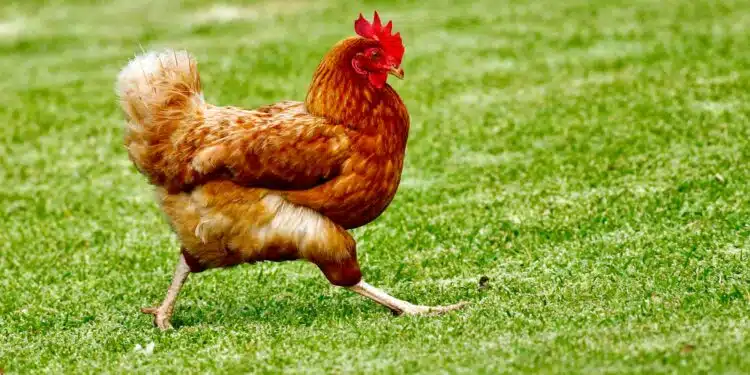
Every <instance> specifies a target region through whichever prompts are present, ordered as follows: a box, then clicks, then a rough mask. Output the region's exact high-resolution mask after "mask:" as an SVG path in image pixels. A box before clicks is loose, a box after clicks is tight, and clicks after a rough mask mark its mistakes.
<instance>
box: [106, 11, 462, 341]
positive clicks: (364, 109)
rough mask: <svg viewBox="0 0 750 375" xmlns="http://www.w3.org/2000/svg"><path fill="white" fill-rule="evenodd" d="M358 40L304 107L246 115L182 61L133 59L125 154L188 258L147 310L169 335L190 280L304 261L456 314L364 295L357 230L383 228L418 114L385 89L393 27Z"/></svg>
mask: <svg viewBox="0 0 750 375" xmlns="http://www.w3.org/2000/svg"><path fill="white" fill-rule="evenodd" d="M355 31H356V33H357V36H355V37H350V38H347V39H344V40H342V41H341V42H339V43H337V44H336V45H334V46H333V48H332V49H331V50H330V51H329V52H328V53H327V54H326V55H325V57H324V58H323V60H322V62H321V63H320V65H319V66H318V68H317V70H316V71H315V73H314V76H313V80H312V83H311V85H310V87H309V90H308V93H307V97H306V99H305V101H304V102H293V101H284V102H280V103H277V104H273V105H269V106H265V107H260V108H258V109H255V110H244V109H239V108H234V107H219V106H214V105H211V104H208V103H206V102H205V101H204V98H203V95H202V92H201V84H200V77H199V74H198V70H197V64H196V62H195V60H194V59H193V58H192V57H191V56H190V55H189V54H188V53H187V52H184V51H181V52H176V51H164V52H160V53H155V52H150V53H145V54H143V55H140V56H136V57H135V58H134V59H133V60H132V61H131V62H130V63H129V64H128V65H127V66H126V67H125V68H124V69H123V70H122V71H121V72H120V74H119V76H118V82H117V92H118V95H119V97H120V104H121V106H122V108H123V110H124V112H125V116H126V119H127V127H126V136H125V145H126V147H127V150H128V154H129V156H130V159H131V160H132V161H133V163H134V164H135V166H136V168H137V169H138V170H139V171H140V172H141V173H142V174H144V175H145V176H146V177H147V178H148V179H149V181H150V182H151V183H152V184H153V185H155V187H156V192H157V199H158V202H159V204H160V206H161V208H162V209H163V211H164V212H165V214H166V217H167V219H168V221H169V224H170V225H171V227H172V229H173V231H174V232H175V233H176V234H177V236H178V238H179V240H180V243H181V245H182V246H181V251H180V258H179V261H178V264H177V267H176V270H175V273H174V277H173V281H172V285H171V286H170V287H169V289H168V291H167V295H166V298H165V299H164V301H163V302H162V303H161V305H159V306H157V307H152V308H145V309H142V311H143V312H145V313H148V314H153V315H154V324H155V325H156V326H158V327H159V328H161V329H168V328H171V323H170V319H171V316H172V311H173V308H174V304H175V301H176V298H177V294H178V292H179V290H180V288H181V286H182V284H183V283H184V282H185V280H186V279H187V276H188V275H189V274H190V273H196V272H201V271H203V270H206V269H211V268H220V267H229V266H234V265H238V264H241V263H253V262H258V261H286V260H297V259H303V260H307V261H310V262H312V263H314V264H315V265H317V266H318V268H319V269H320V270H321V271H322V272H323V274H324V275H325V277H326V278H327V279H328V280H329V281H330V283H332V284H333V285H336V286H340V287H345V288H348V289H350V290H352V291H354V292H356V293H358V294H361V295H363V296H365V297H368V298H370V299H372V300H374V301H375V302H377V303H380V304H382V305H384V306H386V307H388V308H389V309H390V310H392V311H393V312H394V313H395V314H408V315H421V314H436V313H442V312H446V311H451V310H455V309H458V308H460V307H462V306H463V305H464V303H459V304H454V305H449V306H422V305H415V304H412V303H409V302H406V301H403V300H400V299H397V298H395V297H392V296H390V295H388V294H387V293H385V292H384V291H382V290H380V289H377V288H375V287H374V286H372V285H370V284H368V283H366V282H365V281H364V280H363V278H362V274H361V272H360V268H359V264H358V262H357V254H356V243H355V240H354V239H353V238H352V236H351V234H350V233H349V232H348V231H347V230H348V229H352V228H356V227H359V226H362V225H365V224H367V223H369V222H371V221H372V220H374V219H375V218H377V217H378V216H379V215H380V214H381V213H382V212H383V211H384V210H385V209H386V207H387V206H388V205H389V203H390V202H391V200H392V199H393V197H394V195H395V193H396V189H397V187H398V184H399V181H400V178H401V170H402V167H403V163H404V153H405V150H406V140H407V136H408V131H409V115H408V112H407V110H406V107H405V106H404V103H403V102H402V100H401V98H400V97H399V96H398V94H397V93H396V92H395V91H394V89H393V88H392V87H391V86H390V85H388V84H387V82H386V81H387V78H388V76H389V75H393V76H395V77H397V78H403V75H404V73H403V70H402V69H401V60H402V57H403V53H404V47H403V44H402V41H401V36H400V34H398V33H396V34H392V23H391V22H388V24H387V25H385V26H383V24H382V23H381V21H380V18H379V16H378V14H377V12H376V13H375V17H374V22H372V23H370V22H368V21H367V20H366V19H365V18H364V17H362V15H360V16H359V18H358V19H357V20H356V21H355Z"/></svg>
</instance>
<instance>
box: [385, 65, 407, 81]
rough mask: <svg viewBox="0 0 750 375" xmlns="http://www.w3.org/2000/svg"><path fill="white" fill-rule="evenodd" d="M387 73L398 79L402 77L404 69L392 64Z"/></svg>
mask: <svg viewBox="0 0 750 375" xmlns="http://www.w3.org/2000/svg"><path fill="white" fill-rule="evenodd" d="M388 74H390V75H392V76H394V77H396V78H398V79H404V70H403V69H401V67H398V66H394V67H392V68H391V70H389V71H388Z"/></svg>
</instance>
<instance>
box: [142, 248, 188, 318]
mask: <svg viewBox="0 0 750 375" xmlns="http://www.w3.org/2000/svg"><path fill="white" fill-rule="evenodd" d="M189 274H190V267H189V266H188V264H187V261H186V260H185V255H182V254H181V255H180V259H179V261H178V262H177V267H175V270H174V276H173V277H172V284H171V285H170V286H169V289H167V296H166V297H164V301H163V302H162V303H161V305H159V306H156V307H144V308H142V309H141V312H142V313H144V314H151V315H153V316H154V325H155V326H157V327H159V329H161V330H162V331H166V330H168V329H172V323H171V322H170V320H171V319H172V312H173V311H174V303H175V301H176V300H177V294H178V293H179V292H180V289H181V288H182V284H184V283H185V280H186V279H187V277H188V275H189Z"/></svg>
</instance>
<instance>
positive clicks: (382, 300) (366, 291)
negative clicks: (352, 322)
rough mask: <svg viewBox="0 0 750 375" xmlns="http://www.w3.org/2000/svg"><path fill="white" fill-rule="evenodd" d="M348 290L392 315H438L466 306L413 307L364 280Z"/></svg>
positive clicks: (464, 303) (461, 303)
mask: <svg viewBox="0 0 750 375" xmlns="http://www.w3.org/2000/svg"><path fill="white" fill-rule="evenodd" d="M348 289H349V290H351V291H353V292H355V293H357V294H359V295H362V296H365V297H367V298H369V299H371V300H373V301H375V302H377V303H379V304H381V305H383V306H385V307H387V308H389V309H390V310H391V311H392V312H393V314H394V315H402V314H403V315H439V314H444V313H446V312H449V311H453V310H458V309H460V308H462V307H464V306H466V305H467V303H466V302H459V303H456V304H453V305H447V306H424V305H415V304H413V303H410V302H407V301H404V300H400V299H398V298H396V297H393V296H391V295H389V294H388V293H386V292H385V291H383V290H381V289H378V288H376V287H374V286H372V285H370V284H368V283H366V282H365V281H364V280H361V281H360V282H358V283H357V284H355V285H353V286H350V287H348Z"/></svg>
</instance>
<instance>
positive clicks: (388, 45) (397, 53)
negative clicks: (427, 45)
mask: <svg viewBox="0 0 750 375" xmlns="http://www.w3.org/2000/svg"><path fill="white" fill-rule="evenodd" d="M392 29H393V22H392V21H388V24H387V25H385V27H383V24H382V23H381V22H380V16H379V15H378V12H377V11H376V12H375V17H374V18H373V23H372V24H371V23H370V22H368V21H367V20H366V19H365V17H363V16H362V13H360V14H359V18H358V19H357V20H356V21H354V31H356V32H357V35H359V36H361V37H363V38H367V39H373V40H377V41H379V42H380V45H381V46H382V47H383V51H384V52H385V54H386V55H388V56H389V57H391V58H392V59H393V60H394V62H395V63H396V65H401V58H403V57H404V44H403V43H402V42H401V34H400V33H396V34H391V30H392Z"/></svg>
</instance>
